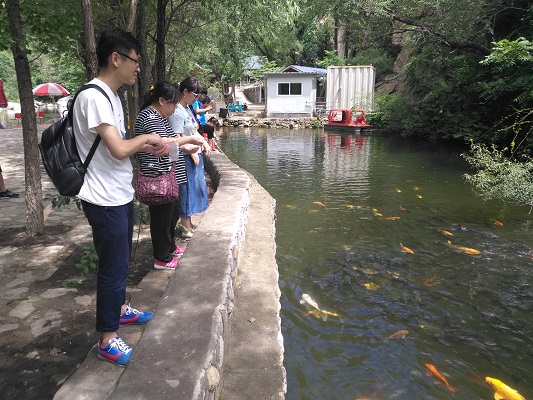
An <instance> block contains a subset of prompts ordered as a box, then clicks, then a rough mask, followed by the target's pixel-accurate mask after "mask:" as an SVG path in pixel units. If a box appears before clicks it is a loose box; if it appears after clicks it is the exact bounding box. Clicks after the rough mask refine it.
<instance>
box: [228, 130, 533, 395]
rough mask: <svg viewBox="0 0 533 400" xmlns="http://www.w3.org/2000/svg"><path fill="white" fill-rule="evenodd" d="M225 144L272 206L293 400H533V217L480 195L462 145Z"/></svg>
mask: <svg viewBox="0 0 533 400" xmlns="http://www.w3.org/2000/svg"><path fill="white" fill-rule="evenodd" d="M222 136H223V137H222V138H221V139H220V143H219V145H220V147H221V149H222V150H223V152H224V153H225V154H226V155H227V156H228V157H229V158H230V159H231V160H232V161H233V162H235V163H236V164H237V165H239V166H240V167H241V168H243V169H246V170H247V171H249V172H250V173H252V174H253V175H254V176H255V178H256V179H257V180H258V182H259V183H260V184H261V185H262V186H263V187H265V189H267V190H268V191H269V193H270V194H271V195H272V196H273V197H274V198H275V199H276V214H277V221H276V243H277V255H276V258H277V262H278V266H279V273H280V281H279V285H280V288H281V292H282V297H281V304H282V310H281V317H282V333H283V337H284V346H285V361H284V364H285V368H286V370H287V382H288V392H287V396H286V398H287V399H289V400H292V399H350V400H354V399H409V400H413V399H424V400H428V399H449V398H454V399H468V400H472V399H492V398H493V396H494V391H493V390H492V389H491V388H490V387H489V385H487V384H486V383H484V380H485V377H487V376H489V377H492V378H497V379H499V380H501V381H502V382H504V383H505V384H507V385H508V386H510V387H512V388H514V389H516V390H518V391H519V392H520V393H521V394H522V395H523V396H524V397H525V398H532V396H533V379H531V371H532V369H533V368H532V367H533V362H532V360H533V317H532V312H533V287H532V285H531V275H532V273H531V271H532V266H533V240H532V233H533V217H532V216H531V215H529V214H528V212H529V209H528V208H527V207H511V206H506V205H503V204H502V203H500V202H485V203H484V202H483V201H482V200H481V199H480V198H479V197H477V196H476V195H475V194H474V193H473V191H472V188H471V186H469V184H467V183H466V182H465V180H464V178H463V174H464V173H465V172H469V168H468V165H467V164H466V163H465V161H464V160H463V159H462V157H461V156H460V153H461V151H464V149H462V150H461V149H452V148H450V147H449V145H445V144H436V143H428V142H426V141H409V140H405V139H399V138H396V139H393V138H387V137H379V136H359V137H353V136H344V135H339V134H328V133H325V132H324V131H322V130H280V129H276V130H266V129H242V128H241V129H225V130H224V133H223V135H222ZM461 246H462V247H461ZM317 307H318V308H319V309H320V310H322V311H319V310H318V309H317ZM426 364H431V365H433V366H434V367H435V368H436V370H437V371H438V372H440V373H441V374H442V375H441V377H442V378H444V379H445V380H446V381H447V384H448V386H447V385H446V383H445V382H444V381H443V380H442V379H441V378H439V377H438V376H437V375H436V374H429V375H428V373H429V370H428V367H429V366H426ZM454 390H456V391H454Z"/></svg>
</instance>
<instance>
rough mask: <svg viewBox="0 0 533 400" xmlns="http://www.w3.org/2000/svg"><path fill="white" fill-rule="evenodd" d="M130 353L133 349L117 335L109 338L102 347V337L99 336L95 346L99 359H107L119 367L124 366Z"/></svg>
mask: <svg viewBox="0 0 533 400" xmlns="http://www.w3.org/2000/svg"><path fill="white" fill-rule="evenodd" d="M132 353H133V349H132V348H131V347H130V346H128V345H127V344H126V343H124V341H123V340H122V339H121V338H120V337H118V336H117V337H114V338H112V339H109V342H108V343H107V345H106V346H105V347H102V338H100V340H99V341H98V346H97V348H96V357H98V358H99V359H100V360H104V361H109V362H110V363H113V364H115V365H118V366H119V367H125V366H126V364H127V363H128V361H129V360H130V357H131V355H132Z"/></svg>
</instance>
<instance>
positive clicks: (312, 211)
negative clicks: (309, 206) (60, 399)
mask: <svg viewBox="0 0 533 400" xmlns="http://www.w3.org/2000/svg"><path fill="white" fill-rule="evenodd" d="M319 211H320V210H309V212H310V213H317V212H319Z"/></svg>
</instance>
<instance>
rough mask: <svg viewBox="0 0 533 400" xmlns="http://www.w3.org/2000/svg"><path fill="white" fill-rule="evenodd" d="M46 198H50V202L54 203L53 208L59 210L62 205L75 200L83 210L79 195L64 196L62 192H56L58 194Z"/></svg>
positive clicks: (77, 205) (79, 208)
mask: <svg viewBox="0 0 533 400" xmlns="http://www.w3.org/2000/svg"><path fill="white" fill-rule="evenodd" d="M45 199H46V200H49V201H50V203H52V210H53V209H58V210H59V209H60V208H61V207H63V206H66V205H68V204H70V203H71V202H74V203H75V204H76V207H77V208H78V210H80V211H81V201H80V199H79V198H78V197H77V196H63V195H62V194H59V193H57V192H56V194H53V195H47V196H45Z"/></svg>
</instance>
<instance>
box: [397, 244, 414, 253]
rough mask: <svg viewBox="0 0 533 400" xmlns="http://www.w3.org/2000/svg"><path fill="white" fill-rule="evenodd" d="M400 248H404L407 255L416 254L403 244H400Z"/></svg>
mask: <svg viewBox="0 0 533 400" xmlns="http://www.w3.org/2000/svg"><path fill="white" fill-rule="evenodd" d="M400 246H402V250H403V251H405V252H406V253H410V254H415V252H414V251H413V250H411V249H410V248H409V247H407V246H404V245H403V244H401V243H400Z"/></svg>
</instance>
